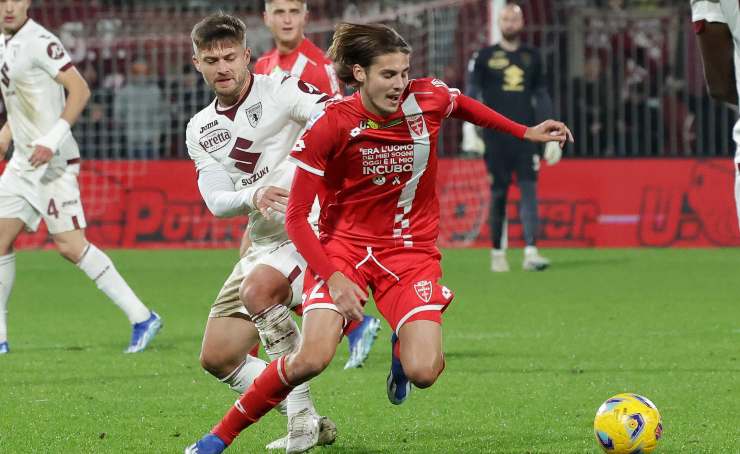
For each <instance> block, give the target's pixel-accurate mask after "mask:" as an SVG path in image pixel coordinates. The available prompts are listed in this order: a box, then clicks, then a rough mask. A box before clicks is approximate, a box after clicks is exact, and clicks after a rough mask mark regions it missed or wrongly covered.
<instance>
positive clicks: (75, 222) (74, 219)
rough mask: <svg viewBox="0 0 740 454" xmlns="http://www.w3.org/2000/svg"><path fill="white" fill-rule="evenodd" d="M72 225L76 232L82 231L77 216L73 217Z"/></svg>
mask: <svg viewBox="0 0 740 454" xmlns="http://www.w3.org/2000/svg"><path fill="white" fill-rule="evenodd" d="M72 225H73V226H74V227H75V230H80V221H78V220H77V216H72Z"/></svg>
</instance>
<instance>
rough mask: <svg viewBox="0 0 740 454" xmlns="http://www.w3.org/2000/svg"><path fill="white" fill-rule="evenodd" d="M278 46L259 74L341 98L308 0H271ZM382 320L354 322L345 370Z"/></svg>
mask: <svg viewBox="0 0 740 454" xmlns="http://www.w3.org/2000/svg"><path fill="white" fill-rule="evenodd" d="M263 17H264V19H265V25H266V26H267V27H268V28H269V29H270V33H272V38H273V39H274V41H275V48H274V49H272V50H270V51H268V52H266V53H265V54H264V55H262V56H261V57H260V58H259V59H257V63H255V65H254V72H255V73H256V74H273V73H276V72H277V73H283V72H284V73H287V74H292V75H294V76H296V77H298V78H299V79H301V80H303V81H306V82H308V83H310V84H311V85H313V86H315V87H316V88H318V89H319V90H321V91H322V92H323V93H326V94H327V95H331V96H332V97H335V98H341V92H340V85H339V81H338V79H337V74H336V72H335V71H334V66H333V63H332V61H331V60H330V59H329V57H327V56H326V53H325V52H324V51H323V50H321V49H319V47H317V46H316V45H315V44H314V43H313V42H311V40H309V39H308V38H306V35H305V33H304V31H305V29H306V23H307V21H308V4H307V2H306V0H267V1H265V11H264V13H263ZM248 239H249V238H248V232H245V234H244V238H243V239H242V245H241V247H240V252H241V255H244V251H245V250H246V248H247V244H248V243H249V241H248ZM379 330H380V320H378V319H377V318H375V317H373V316H372V315H368V314H365V316H364V317H363V319H362V322H361V323H357V324H353V325H352V326H351V328H350V330H349V331H348V332H347V333H346V338H347V345H348V347H349V358H348V359H347V362H346V363H345V365H344V368H345V369H354V368H358V367H362V365H363V364H364V363H365V360H366V359H367V357H368V356H369V355H370V349H371V348H372V346H373V344H374V343H375V339H376V338H377V337H378V331H379Z"/></svg>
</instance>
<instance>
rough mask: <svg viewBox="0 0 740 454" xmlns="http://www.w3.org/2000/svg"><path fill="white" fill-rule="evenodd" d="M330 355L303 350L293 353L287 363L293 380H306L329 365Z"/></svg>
mask: <svg viewBox="0 0 740 454" xmlns="http://www.w3.org/2000/svg"><path fill="white" fill-rule="evenodd" d="M329 363H331V355H322V354H316V353H310V354H309V353H308V352H307V351H305V350H302V351H299V352H298V353H297V354H296V355H293V357H292V359H291V361H290V364H289V369H288V370H289V372H288V373H289V374H290V376H291V377H292V379H293V381H296V380H298V381H300V382H301V383H302V382H304V381H308V380H310V379H312V378H314V377H316V376H317V375H319V374H320V373H321V372H323V371H324V369H326V368H327V367H329Z"/></svg>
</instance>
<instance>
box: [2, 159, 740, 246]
mask: <svg viewBox="0 0 740 454" xmlns="http://www.w3.org/2000/svg"><path fill="white" fill-rule="evenodd" d="M80 185H81V187H82V197H83V204H84V206H85V213H86V217H87V223H88V229H87V234H88V238H89V239H90V240H91V241H93V242H94V243H96V244H98V245H100V246H101V247H105V248H111V247H122V248H161V247H172V248H180V247H183V248H208V247H237V245H238V243H239V239H240V237H241V234H242V231H243V228H244V226H245V224H246V218H242V217H240V218H232V219H216V218H214V217H213V216H212V215H211V213H210V212H209V211H208V209H207V208H206V207H205V205H204V204H203V202H202V200H201V198H200V194H199V193H198V188H197V183H196V175H195V171H194V168H193V165H192V163H191V162H190V161H83V163H82V172H81V175H80ZM733 188H734V168H733V164H732V161H731V160H728V159H708V160H695V159H630V160H618V159H598V160H596V159H593V160H589V159H584V160H563V161H562V162H561V163H559V164H558V165H556V166H553V167H548V166H544V167H543V169H542V171H541V173H540V184H539V199H540V217H541V225H540V245H542V246H545V247H557V246H563V247H594V246H596V247H636V246H650V247H669V246H677V247H697V246H738V245H740V231H739V230H738V221H737V215H736V213H735V202H734V196H733V190H734V189H733ZM439 194H440V207H441V214H442V222H441V233H440V245H442V246H444V247H467V246H488V245H489V244H490V243H489V240H488V236H489V228H488V213H489V205H490V189H489V183H488V176H487V174H486V170H485V167H484V165H483V163H482V161H481V160H465V159H443V160H442V161H441V162H440V174H439ZM509 194H510V196H509V198H510V201H509V206H508V212H509V242H510V244H511V245H513V246H517V245H521V238H522V229H521V224H520V222H519V217H518V210H517V205H518V200H519V193H518V191H517V190H516V187H515V186H512V189H511V190H510V193H509ZM49 241H50V240H49V238H48V235H47V232H46V228H45V226H44V225H43V223H42V226H41V228H40V229H39V231H38V232H36V233H33V234H31V233H27V234H23V235H22V236H21V237H20V238H19V240H18V242H17V244H16V245H17V246H18V247H21V248H23V247H43V246H45V245H49V244H50V243H49Z"/></svg>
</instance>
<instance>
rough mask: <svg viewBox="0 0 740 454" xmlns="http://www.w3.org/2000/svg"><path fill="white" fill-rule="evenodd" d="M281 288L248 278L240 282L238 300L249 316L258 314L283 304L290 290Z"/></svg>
mask: <svg viewBox="0 0 740 454" xmlns="http://www.w3.org/2000/svg"><path fill="white" fill-rule="evenodd" d="M282 287H283V286H275V285H272V283H271V282H269V281H268V282H265V281H262V280H260V279H254V278H252V277H251V276H249V277H247V278H246V279H244V282H242V285H241V288H240V289H239V298H240V299H241V301H242V303H243V304H244V306H245V307H246V308H247V311H248V312H249V313H250V314H258V313H260V312H262V311H263V310H265V309H267V308H269V307H272V306H274V305H276V304H283V303H284V302H285V301H286V300H287V299H288V296H289V292H290V288H289V287H288V288H282Z"/></svg>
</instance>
